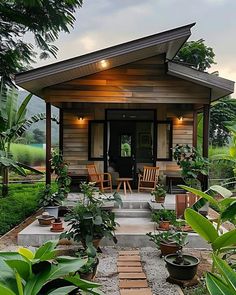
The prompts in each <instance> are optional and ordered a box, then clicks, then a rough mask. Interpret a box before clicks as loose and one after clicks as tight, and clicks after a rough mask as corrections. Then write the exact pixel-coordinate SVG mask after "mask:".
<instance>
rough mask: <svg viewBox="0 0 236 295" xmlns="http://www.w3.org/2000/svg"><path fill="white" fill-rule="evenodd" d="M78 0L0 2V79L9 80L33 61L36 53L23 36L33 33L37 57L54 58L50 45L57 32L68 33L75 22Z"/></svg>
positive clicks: (78, 5) (14, 0) (54, 50)
mask: <svg viewBox="0 0 236 295" xmlns="http://www.w3.org/2000/svg"><path fill="white" fill-rule="evenodd" d="M81 5H82V0H70V1H66V0H64V1H57V0H35V1H29V0H20V1H19V0H12V1H0V27H1V31H0V77H2V78H3V79H4V81H5V82H6V81H10V80H11V79H12V75H13V74H15V73H16V72H20V71H23V70H25V69H27V68H28V67H29V64H30V63H32V62H33V60H34V58H35V56H36V52H35V51H34V46H33V44H32V43H28V42H26V41H25V40H26V39H25V34H26V33H31V34H33V37H34V40H35V45H36V47H37V48H38V49H39V50H40V51H41V52H40V58H46V57H48V55H49V54H52V55H53V56H56V53H57V50H58V49H57V47H56V46H55V45H53V42H54V41H55V40H57V39H58V37H59V33H60V32H61V31H64V32H67V33H68V32H69V28H70V27H73V24H74V22H75V17H74V13H75V10H76V9H77V8H79V7H81Z"/></svg>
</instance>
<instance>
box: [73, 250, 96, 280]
mask: <svg viewBox="0 0 236 295" xmlns="http://www.w3.org/2000/svg"><path fill="white" fill-rule="evenodd" d="M87 249H89V250H84V249H79V251H78V253H77V255H76V256H78V257H79V258H81V259H87V262H86V264H84V265H83V266H82V267H81V268H80V269H79V271H78V274H79V275H80V277H81V279H83V280H87V281H93V280H94V278H95V276H96V273H97V267H98V264H99V259H98V257H97V252H96V251H95V252H93V249H92V248H91V247H88V248H87Z"/></svg>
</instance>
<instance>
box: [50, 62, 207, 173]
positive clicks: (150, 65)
mask: <svg viewBox="0 0 236 295" xmlns="http://www.w3.org/2000/svg"><path fill="white" fill-rule="evenodd" d="M163 58H164V57H163V56H157V57H154V58H149V59H146V60H142V61H139V62H135V63H132V64H129V65H126V66H122V67H119V68H116V69H112V70H108V71H103V72H101V73H97V74H93V75H90V76H87V77H84V78H80V79H76V80H72V81H68V82H67V83H63V84H60V85H57V86H56V87H54V88H50V89H47V90H46V92H47V95H48V98H49V99H48V101H53V102H54V101H58V102H62V101H63V105H62V106H63V113H64V116H63V145H64V157H65V160H66V161H68V162H69V163H70V170H71V171H74V172H76V173H82V174H83V173H84V171H85V169H84V168H85V163H86V161H87V160H88V121H89V120H104V119H105V110H106V109H122V108H124V109H156V111H157V120H167V119H171V120H172V121H173V146H175V145H176V144H177V143H178V144H189V145H192V142H193V109H194V105H195V104H193V103H192V102H193V101H194V102H195V103H196V104H199V103H201V102H202V101H204V102H206V101H207V102H208V101H209V90H208V89H207V88H205V87H203V86H198V85H196V84H194V83H191V82H188V81H184V80H181V79H179V78H175V77H171V76H168V75H166V74H165V65H164V62H163ZM93 98H96V99H93ZM121 98H122V99H121ZM128 98H130V103H126V104H124V103H123V102H125V100H127V99H128ZM159 98H160V100H159ZM95 101H96V102H95ZM137 101H138V102H139V103H137ZM160 101H161V103H157V102H160ZM85 102H87V103H85ZM114 102H116V103H114ZM154 102H156V103H154ZM170 102H172V103H174V104H170ZM180 102H182V103H183V104H182V105H180V104H179V103H180ZM181 110H182V111H181ZM180 111H181V115H182V116H183V118H184V119H183V121H182V122H180V121H179V120H178V119H177V115H178V114H179V113H180ZM80 115H83V117H84V120H83V121H82V122H81V121H79V120H78V116H80ZM96 163H97V164H98V170H99V171H101V170H102V168H103V162H101V161H96ZM157 164H158V165H159V166H160V167H161V169H162V170H166V169H167V170H168V169H171V170H173V169H174V168H173V167H176V166H175V165H173V163H172V162H157ZM170 167H172V168H173V169H172V168H170Z"/></svg>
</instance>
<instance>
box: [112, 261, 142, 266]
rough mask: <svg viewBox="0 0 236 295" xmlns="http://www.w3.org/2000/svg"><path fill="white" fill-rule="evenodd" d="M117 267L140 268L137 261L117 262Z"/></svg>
mask: <svg viewBox="0 0 236 295" xmlns="http://www.w3.org/2000/svg"><path fill="white" fill-rule="evenodd" d="M117 266H141V262H139V261H118V262H117Z"/></svg>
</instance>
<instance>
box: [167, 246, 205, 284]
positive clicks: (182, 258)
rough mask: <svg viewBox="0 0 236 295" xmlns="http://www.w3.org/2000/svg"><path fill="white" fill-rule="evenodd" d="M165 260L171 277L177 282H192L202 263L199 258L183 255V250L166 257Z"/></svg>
mask: <svg viewBox="0 0 236 295" xmlns="http://www.w3.org/2000/svg"><path fill="white" fill-rule="evenodd" d="M164 260H165V262H166V267H167V270H168V272H169V275H170V277H171V278H173V279H176V280H192V279H193V278H194V276H195V275H196V273H197V267H198V264H199V262H200V260H199V259H198V258H197V257H194V256H192V255H186V254H183V253H182V250H178V251H177V252H176V253H175V254H168V255H166V256H165V258H164Z"/></svg>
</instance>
